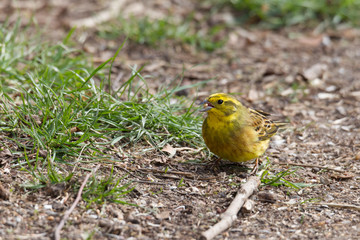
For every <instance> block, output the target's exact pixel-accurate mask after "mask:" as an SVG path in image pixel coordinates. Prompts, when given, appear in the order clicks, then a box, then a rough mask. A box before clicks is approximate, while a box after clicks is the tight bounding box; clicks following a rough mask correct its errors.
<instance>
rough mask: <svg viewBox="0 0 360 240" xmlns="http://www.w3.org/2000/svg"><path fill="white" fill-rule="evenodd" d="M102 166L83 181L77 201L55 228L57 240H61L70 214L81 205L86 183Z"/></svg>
mask: <svg viewBox="0 0 360 240" xmlns="http://www.w3.org/2000/svg"><path fill="white" fill-rule="evenodd" d="M99 167H100V165H97V167H96V168H95V169H94V171H92V172H91V173H88V174H87V175H86V177H85V179H84V181H83V183H82V184H81V187H80V189H79V191H78V194H77V196H76V199H75V201H74V203H73V204H72V205H71V207H70V208H69V209H68V210H67V211H66V212H65V214H64V217H63V218H62V219H61V221H60V223H59V225H58V226H57V227H56V228H55V233H54V235H55V240H60V231H61V229H62V228H63V227H64V225H65V222H66V221H67V219H68V218H69V216H70V214H71V213H72V211H74V209H75V207H76V205H77V204H78V203H79V201H80V199H81V194H82V191H83V189H84V187H85V185H86V182H87V181H88V180H89V177H90V175H91V174H94V173H95V172H96V171H97V170H98V169H99Z"/></svg>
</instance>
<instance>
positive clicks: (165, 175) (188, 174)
mask: <svg viewBox="0 0 360 240" xmlns="http://www.w3.org/2000/svg"><path fill="white" fill-rule="evenodd" d="M137 171H140V172H152V173H161V175H159V174H154V176H156V177H163V178H172V179H177V180H179V179H181V178H180V177H175V176H171V175H168V174H174V175H181V176H185V177H187V179H188V180H205V181H208V180H213V179H216V177H200V176H196V174H195V173H191V172H180V171H173V170H168V171H164V170H159V169H152V168H140V169H137Z"/></svg>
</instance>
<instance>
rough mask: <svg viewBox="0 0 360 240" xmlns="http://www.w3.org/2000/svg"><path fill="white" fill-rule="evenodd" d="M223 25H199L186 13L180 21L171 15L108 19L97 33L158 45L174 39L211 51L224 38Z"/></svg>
mask: <svg viewBox="0 0 360 240" xmlns="http://www.w3.org/2000/svg"><path fill="white" fill-rule="evenodd" d="M223 29H224V26H221V25H216V26H213V27H210V28H203V27H201V23H199V22H197V21H195V20H194V19H193V17H191V16H190V17H188V18H187V19H185V20H184V21H183V22H181V23H178V24H176V23H174V21H173V20H172V19H171V18H168V19H160V20H150V19H149V18H146V17H144V18H141V19H137V18H134V17H133V18H130V19H122V18H119V19H117V20H114V21H111V22H109V23H107V24H106V25H103V26H101V27H100V28H99V32H98V34H99V36H100V37H102V38H105V39H118V38H119V37H121V36H125V37H126V38H128V39H129V40H130V41H132V42H135V43H138V44H145V45H148V46H152V47H159V46H161V45H164V44H165V45H166V44H168V42H169V41H173V42H175V43H176V44H188V45H190V46H193V47H194V48H196V49H199V50H205V51H214V50H216V49H218V48H220V47H222V46H223V45H224V43H225V42H226V41H227V39H226V37H224V35H225V34H221V33H222V30H223Z"/></svg>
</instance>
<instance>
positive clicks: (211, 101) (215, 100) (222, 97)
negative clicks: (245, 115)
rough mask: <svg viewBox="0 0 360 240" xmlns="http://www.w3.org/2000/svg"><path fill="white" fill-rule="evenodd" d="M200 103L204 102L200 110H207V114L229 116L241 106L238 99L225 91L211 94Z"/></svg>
mask: <svg viewBox="0 0 360 240" xmlns="http://www.w3.org/2000/svg"><path fill="white" fill-rule="evenodd" d="M201 104H204V108H203V109H201V110H200V111H201V112H208V114H209V115H212V114H214V115H216V116H219V117H227V116H230V115H232V114H233V113H235V112H236V111H237V110H238V109H239V108H241V107H242V104H241V103H240V102H239V101H238V100H236V99H235V98H234V97H232V96H230V95H228V94H225V93H215V94H212V95H210V96H209V97H208V98H207V99H206V100H205V101H203V102H202V103H201Z"/></svg>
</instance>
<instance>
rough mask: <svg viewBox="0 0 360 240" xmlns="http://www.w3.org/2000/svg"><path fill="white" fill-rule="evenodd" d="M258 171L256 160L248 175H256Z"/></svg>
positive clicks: (257, 161) (257, 160)
mask: <svg viewBox="0 0 360 240" xmlns="http://www.w3.org/2000/svg"><path fill="white" fill-rule="evenodd" d="M258 169H259V158H256V160H255V166H254V167H253V169H252V170H251V172H250V175H255V174H256V173H257V171H258Z"/></svg>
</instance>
